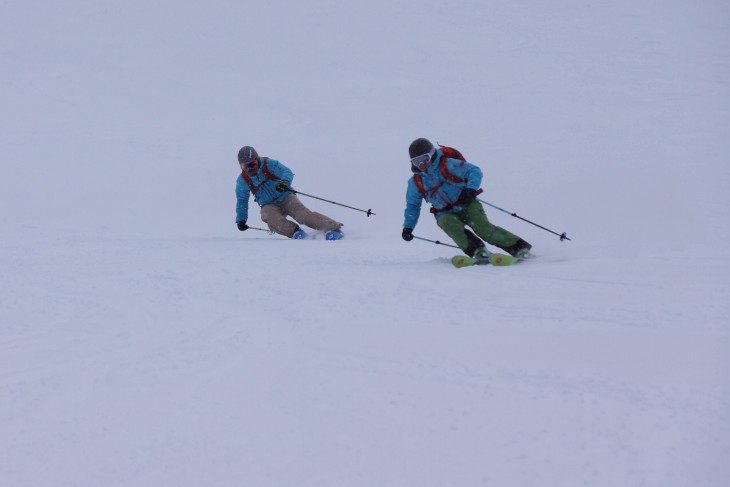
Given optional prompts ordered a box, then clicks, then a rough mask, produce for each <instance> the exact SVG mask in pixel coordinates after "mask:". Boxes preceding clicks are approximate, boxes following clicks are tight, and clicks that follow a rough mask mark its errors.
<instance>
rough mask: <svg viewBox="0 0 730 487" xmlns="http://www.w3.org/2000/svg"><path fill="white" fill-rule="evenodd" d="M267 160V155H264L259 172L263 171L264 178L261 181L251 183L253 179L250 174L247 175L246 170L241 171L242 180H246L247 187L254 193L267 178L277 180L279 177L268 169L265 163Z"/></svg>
mask: <svg viewBox="0 0 730 487" xmlns="http://www.w3.org/2000/svg"><path fill="white" fill-rule="evenodd" d="M268 160H269V158H268V157H264V158H263V163H262V164H261V172H263V173H264V177H265V178H266V179H265V180H263V181H261V183H260V184H258V185H254V184H253V180H252V179H251V176H249V175H248V174H246V171H241V177H242V178H243V180H244V181H246V184H248V187H249V189H250V190H251V192H252V193H253V194H256V192H257V191H258V190H259V189H261V186H263V184H264V183H265V182H266V181H267V180H274V181H278V180H279V178H277V177H276V176H275V175H274V174H273V173H272V172H271V171H269V167H268V165H267V164H266V163H267V162H268Z"/></svg>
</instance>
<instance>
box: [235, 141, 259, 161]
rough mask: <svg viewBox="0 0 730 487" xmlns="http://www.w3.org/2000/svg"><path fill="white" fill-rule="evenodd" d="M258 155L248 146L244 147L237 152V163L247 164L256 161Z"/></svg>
mask: <svg viewBox="0 0 730 487" xmlns="http://www.w3.org/2000/svg"><path fill="white" fill-rule="evenodd" d="M258 157H259V155H258V154H257V153H256V149H254V148H253V147H251V146H250V145H244V146H243V147H241V150H240V151H238V163H239V164H247V163H249V162H253V161H255V160H256V159H258Z"/></svg>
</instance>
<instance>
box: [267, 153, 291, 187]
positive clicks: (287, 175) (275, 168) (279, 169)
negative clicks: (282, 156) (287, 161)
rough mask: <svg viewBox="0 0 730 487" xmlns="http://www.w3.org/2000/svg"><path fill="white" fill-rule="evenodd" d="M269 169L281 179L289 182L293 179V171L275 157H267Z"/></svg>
mask: <svg viewBox="0 0 730 487" xmlns="http://www.w3.org/2000/svg"><path fill="white" fill-rule="evenodd" d="M266 164H267V167H268V168H269V171H271V173H272V174H273V175H274V176H276V177H277V178H279V179H280V180H282V181H288V182H289V184H291V182H292V180H293V179H294V173H293V172H292V171H291V169H289V168H288V167H286V166H285V165H284V164H282V163H281V162H279V161H277V160H276V159H269V160H268V162H267V163H266Z"/></svg>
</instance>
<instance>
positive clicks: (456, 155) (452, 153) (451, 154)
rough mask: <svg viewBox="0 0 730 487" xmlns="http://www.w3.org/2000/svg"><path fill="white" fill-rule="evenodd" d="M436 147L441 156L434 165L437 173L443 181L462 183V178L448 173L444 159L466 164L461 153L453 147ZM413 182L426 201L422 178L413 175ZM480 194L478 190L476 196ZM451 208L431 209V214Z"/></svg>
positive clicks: (434, 190)
mask: <svg viewBox="0 0 730 487" xmlns="http://www.w3.org/2000/svg"><path fill="white" fill-rule="evenodd" d="M438 146H439V149H441V153H442V156H441V157H440V158H439V160H438V161H436V164H438V167H439V171H441V175H442V176H443V177H444V179H446V180H448V181H451V182H453V183H463V182H464V178H461V177H459V176H457V175H456V174H451V173H450V172H449V168H448V166H447V164H446V159H458V160H460V161H462V162H466V158H465V157H464V156H463V154H462V153H461V152H459V150H458V149H454V148H453V147H448V146H445V145H441V144H438ZM413 182H414V183H416V188H418V192H419V193H421V197H422V198H423V199H424V200H425V199H426V188H424V186H423V177H422V176H421V175H420V174H414V175H413ZM441 184H443V183H441ZM441 184H439V185H438V186H436V187H435V188H431V193H435V192H436V191H437V190H438V189H439V188H440V187H441ZM481 192H482V190H481V189H479V191H478V192H477V194H479V193H481ZM427 201H428V200H427ZM453 206H455V204H451V205H448V206H446V207H444V208H441V209H439V210H437V209H435V208H433V207H431V213H438V212H439V211H445V210H450V209H451V208H452V207H453Z"/></svg>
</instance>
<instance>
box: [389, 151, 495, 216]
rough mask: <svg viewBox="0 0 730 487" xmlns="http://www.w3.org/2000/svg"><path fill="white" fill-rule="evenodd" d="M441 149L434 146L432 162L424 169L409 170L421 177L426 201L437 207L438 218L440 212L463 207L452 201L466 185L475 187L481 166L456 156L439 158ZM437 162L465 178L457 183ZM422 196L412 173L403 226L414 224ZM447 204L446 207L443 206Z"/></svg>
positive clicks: (480, 182)
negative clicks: (453, 157) (442, 171)
mask: <svg viewBox="0 0 730 487" xmlns="http://www.w3.org/2000/svg"><path fill="white" fill-rule="evenodd" d="M442 155H443V152H441V150H436V154H435V155H434V162H433V164H431V166H429V167H428V168H427V169H426V170H425V171H419V170H418V169H416V168H415V167H413V166H411V170H412V171H413V173H414V175H415V174H420V175H421V180H422V181H423V189H424V190H425V191H426V201H428V202H429V203H431V205H432V206H433V209H434V210H436V213H434V216H435V217H436V218H437V219H438V218H439V217H440V216H441V215H445V214H448V213H459V212H460V211H461V210H463V209H464V206H465V205H456V206H453V207H450V208H449V205H453V204H454V203H455V202H456V201H457V200H458V198H459V194H461V191H462V190H463V189H465V188H471V189H475V190H478V189H479V186H481V184H482V170H481V169H479V168H478V167H477V166H475V165H474V164H471V163H469V162H464V161H460V160H459V159H444V160H443V161H441V156H442ZM439 161H441V162H440V164H446V168H447V169H448V172H450V173H451V174H453V175H454V176H458V177H459V178H461V179H463V180H464V181H463V182H461V183H456V182H454V181H450V180H448V179H446V178H445V177H444V175H443V174H442V173H441V169H440V168H439ZM422 202H423V197H422V196H421V192H420V191H418V186H417V185H416V182H415V180H414V179H413V176H411V179H409V180H408V189H407V191H406V209H405V212H404V219H403V228H415V227H416V224H417V223H418V217H419V216H420V215H421V203H422ZM445 208H448V209H445Z"/></svg>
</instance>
